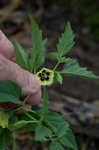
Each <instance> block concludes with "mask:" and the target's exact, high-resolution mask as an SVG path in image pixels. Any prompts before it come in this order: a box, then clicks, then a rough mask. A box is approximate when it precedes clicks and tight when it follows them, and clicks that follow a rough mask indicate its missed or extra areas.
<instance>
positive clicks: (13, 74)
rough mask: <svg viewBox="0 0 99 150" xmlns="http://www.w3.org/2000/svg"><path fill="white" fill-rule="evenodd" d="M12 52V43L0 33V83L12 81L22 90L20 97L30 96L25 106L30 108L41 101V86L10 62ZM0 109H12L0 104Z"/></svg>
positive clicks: (9, 105) (8, 104) (30, 74)
mask: <svg viewBox="0 0 99 150" xmlns="http://www.w3.org/2000/svg"><path fill="white" fill-rule="evenodd" d="M13 57H14V50H13V45H12V43H11V42H10V41H9V40H8V39H7V38H6V36H5V35H4V34H3V33H2V31H0V81H9V80H12V81H14V82H15V83H17V84H18V85H19V86H21V88H22V96H23V97H26V96H30V98H29V100H28V101H27V102H26V104H25V106H26V107H28V108H30V107H31V105H32V104H35V103H37V102H39V101H40V100H41V86H40V84H39V83H38V81H37V80H36V77H35V75H33V74H32V73H30V72H28V71H26V70H24V69H22V68H20V66H19V65H17V64H16V63H14V62H13V61H12V59H13ZM0 107H3V108H8V109H9V108H13V107H14V105H12V104H11V103H6V104H5V103H1V104H0Z"/></svg>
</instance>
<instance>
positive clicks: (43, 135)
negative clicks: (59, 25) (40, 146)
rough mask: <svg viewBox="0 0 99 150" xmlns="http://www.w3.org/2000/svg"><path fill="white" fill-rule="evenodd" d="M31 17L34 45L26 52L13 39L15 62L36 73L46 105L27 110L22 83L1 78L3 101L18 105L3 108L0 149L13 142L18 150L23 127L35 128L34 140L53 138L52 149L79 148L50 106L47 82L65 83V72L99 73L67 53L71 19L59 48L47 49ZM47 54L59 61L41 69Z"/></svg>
mask: <svg viewBox="0 0 99 150" xmlns="http://www.w3.org/2000/svg"><path fill="white" fill-rule="evenodd" d="M29 18H30V22H31V39H32V44H33V45H32V48H30V49H29V51H28V53H27V52H26V51H24V49H23V48H22V47H21V46H20V44H19V43H18V42H17V41H14V42H13V44H14V47H15V52H16V53H15V62H16V63H17V64H19V65H20V66H21V67H22V68H24V69H26V70H28V71H30V72H32V73H34V74H35V75H36V77H37V80H38V81H39V82H40V84H41V85H42V93H43V94H42V95H43V109H41V110H38V111H34V110H26V109H25V108H24V107H23V104H24V103H25V102H26V101H27V100H28V97H26V98H25V99H24V101H23V102H22V101H20V97H21V94H22V92H21V88H20V86H18V85H17V84H15V83H13V82H12V81H9V82H5V81H2V82H0V102H11V103H14V104H17V105H18V108H17V109H14V110H10V111H5V110H2V109H1V110H0V126H1V127H0V150H3V149H5V148H6V147H7V146H8V144H9V143H11V142H13V150H15V149H16V145H15V132H16V131H17V130H19V129H22V128H25V129H27V130H29V131H32V132H34V133H35V141H41V142H47V141H50V150H63V149H64V148H65V147H69V148H72V149H73V150H77V149H78V148H77V145H76V141H75V137H74V135H73V133H72V130H71V129H70V127H69V123H68V122H66V121H64V119H63V117H62V116H61V115H60V114H59V113H56V112H52V111H49V110H48V93H47V88H46V86H47V85H51V84H52V83H53V80H54V78H56V79H57V81H58V82H59V83H60V84H62V81H63V78H62V75H65V76H80V77H83V78H87V79H99V77H98V76H96V75H94V74H93V73H92V72H90V71H87V69H86V68H82V67H80V65H79V64H78V63H77V62H76V61H75V60H73V59H71V58H67V57H66V54H67V53H68V52H69V51H70V50H71V48H72V47H73V45H74V37H75V36H74V33H73V32H72V29H71V25H70V23H69V22H68V23H67V24H66V28H65V31H64V33H63V34H62V36H61V37H60V39H59V42H58V44H57V51H56V52H51V53H46V48H45V44H46V42H47V40H46V39H45V40H42V32H41V31H40V30H39V28H38V25H37V24H36V23H35V21H34V19H33V18H32V16H30V17H29ZM46 55H47V56H48V57H50V58H52V59H55V60H56V61H57V63H56V65H55V66H54V67H53V68H52V69H47V68H44V67H43V68H42V69H40V68H41V67H42V66H43V64H44V62H45V56H46ZM62 63H66V66H65V65H64V66H65V67H64V68H63V69H62V70H58V66H59V65H60V64H62ZM39 69H40V71H39ZM19 109H20V110H21V111H22V113H21V114H19V115H15V113H14V112H15V111H17V110H19ZM12 139H13V140H12Z"/></svg>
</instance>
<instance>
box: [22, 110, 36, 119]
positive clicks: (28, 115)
mask: <svg viewBox="0 0 99 150" xmlns="http://www.w3.org/2000/svg"><path fill="white" fill-rule="evenodd" d="M24 114H25V115H26V116H27V117H29V118H30V119H32V120H34V121H37V119H35V118H34V117H32V116H31V115H30V114H28V113H27V112H25V111H24Z"/></svg>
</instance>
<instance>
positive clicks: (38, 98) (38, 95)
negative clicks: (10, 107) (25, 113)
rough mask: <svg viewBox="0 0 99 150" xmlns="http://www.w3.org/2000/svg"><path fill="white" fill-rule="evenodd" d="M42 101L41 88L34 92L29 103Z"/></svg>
mask: <svg viewBox="0 0 99 150" xmlns="http://www.w3.org/2000/svg"><path fill="white" fill-rule="evenodd" d="M40 101H41V90H39V91H38V92H37V93H35V94H33V95H32V96H31V97H30V98H29V100H28V101H27V104H29V105H32V104H35V103H38V102H40Z"/></svg>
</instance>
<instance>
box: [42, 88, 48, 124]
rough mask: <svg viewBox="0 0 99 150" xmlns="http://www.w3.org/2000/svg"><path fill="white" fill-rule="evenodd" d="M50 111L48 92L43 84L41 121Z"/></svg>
mask: <svg viewBox="0 0 99 150" xmlns="http://www.w3.org/2000/svg"><path fill="white" fill-rule="evenodd" d="M47 111H48V93H47V90H46V87H45V86H43V114H42V117H41V121H42V120H45V118H46V115H47Z"/></svg>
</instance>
